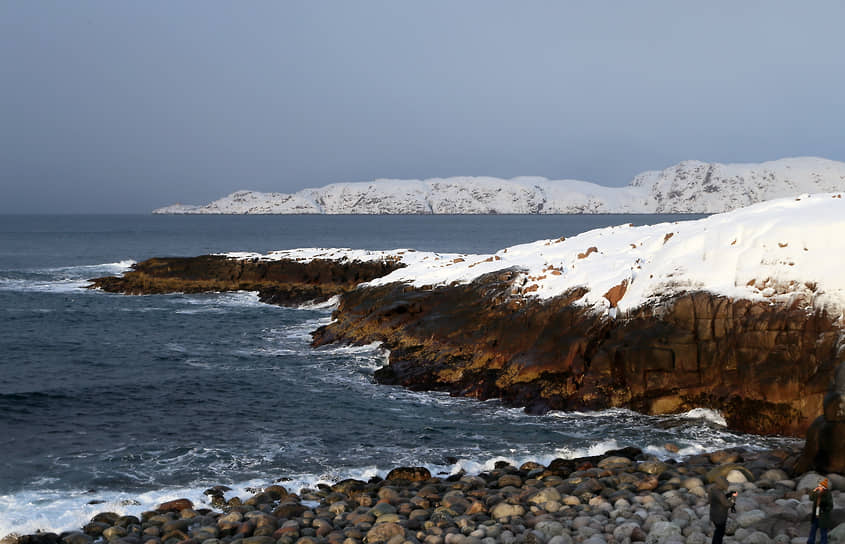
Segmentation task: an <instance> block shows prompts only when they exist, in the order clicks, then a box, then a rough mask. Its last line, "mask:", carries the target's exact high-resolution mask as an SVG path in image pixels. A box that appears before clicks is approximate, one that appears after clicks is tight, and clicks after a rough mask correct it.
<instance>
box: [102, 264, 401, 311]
mask: <svg viewBox="0 0 845 544" xmlns="http://www.w3.org/2000/svg"><path fill="white" fill-rule="evenodd" d="M401 266H404V265H402V264H399V263H395V262H389V261H367V262H360V261H355V262H338V261H332V260H314V261H311V262H309V263H301V262H297V261H291V260H279V261H261V260H258V259H247V260H243V259H230V258H228V257H226V256H223V255H202V256H199V257H166V258H154V259H148V260H146V261H143V262H140V263H137V264H135V265H133V267H132V270H130V271H129V272H127V273H125V274H124V275H123V276H107V277H104V278H96V279H93V280H91V281H92V282H93V283H92V285H90V287H91V288H100V289H103V290H104V291H109V292H112V293H125V294H130V295H142V294H159V293H177V292H179V293H204V292H212V291H218V292H219V291H258V293H259V298H260V299H261V300H262V301H263V302H267V303H270V304H279V305H285V304H298V303H302V302H308V301H317V302H320V301H324V300H328V299H329V298H331V297H332V296H334V295H337V294H339V293H343V292H345V291H348V290H349V289H352V288H353V287H355V286H356V285H357V284H358V283H361V282H365V281H369V280H372V279H375V278H378V277H381V276H384V275H386V274H389V273H390V272H392V271H393V270H396V269H397V268H400V267H401Z"/></svg>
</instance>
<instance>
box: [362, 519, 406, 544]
mask: <svg viewBox="0 0 845 544" xmlns="http://www.w3.org/2000/svg"><path fill="white" fill-rule="evenodd" d="M404 535H405V529H404V528H403V527H402V526H401V525H399V524H398V523H380V524H378V525H376V526H375V527H373V528H372V529H370V530H369V531H367V536H366V538H365V542H367V543H368V544H375V543H377V542H388V541H390V540H391V539H392V538H393V537H397V536H399V537H404Z"/></svg>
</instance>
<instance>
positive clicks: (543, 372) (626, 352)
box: [314, 270, 845, 435]
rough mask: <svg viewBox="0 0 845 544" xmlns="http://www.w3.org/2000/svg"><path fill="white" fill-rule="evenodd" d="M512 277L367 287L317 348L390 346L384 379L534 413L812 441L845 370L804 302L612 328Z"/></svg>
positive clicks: (752, 305) (831, 329)
mask: <svg viewBox="0 0 845 544" xmlns="http://www.w3.org/2000/svg"><path fill="white" fill-rule="evenodd" d="M514 275H515V274H514V272H513V271H509V270H506V271H499V272H496V273H493V274H489V275H487V276H484V277H482V278H479V279H478V280H476V281H475V282H473V283H471V284H467V285H453V286H447V287H441V288H437V289H415V288H412V287H410V286H407V285H403V284H391V285H385V286H376V287H361V288H358V289H356V290H354V291H350V292H348V293H346V294H345V295H344V296H343V297H342V299H341V303H340V306H339V308H338V310H337V311H336V312H335V315H334V317H335V321H334V322H333V323H331V324H329V325H327V326H325V327H322V328H320V329H319V330H317V331H316V332H315V333H314V345H323V344H327V343H332V342H338V341H341V342H352V343H369V342H373V341H381V342H383V343H384V346H385V347H386V348H388V349H389V350H391V355H390V364H389V366H387V367H385V368H383V369H381V370H379V371H378V372H377V373H376V379H377V380H378V381H380V382H382V383H390V384H401V385H404V386H406V387H410V388H413V389H430V390H443V391H449V392H451V393H453V394H455V395H468V396H474V397H478V398H482V399H486V398H493V397H499V398H502V399H503V400H505V401H506V402H508V403H510V404H514V405H520V406H525V407H526V409H527V410H528V411H531V412H543V411H545V410H549V409H566V410H572V409H585V408H587V409H599V408H606V407H611V406H616V407H628V408H631V409H634V410H637V411H640V412H645V413H652V414H660V413H672V412H679V411H684V410H688V409H691V408H694V407H710V408H714V409H718V410H720V411H721V412H722V413H723V414H724V416H725V418H726V420H727V421H728V424H729V426H730V427H731V428H733V429H738V430H742V431H749V432H754V433H760V434H792V435H798V434H802V433H803V432H804V431H805V430H806V429H807V428H808V426H809V424H810V422H811V421H812V420H813V419H814V418H815V416H816V415H817V414H818V413H819V412H820V411H821V407H822V399H823V397H824V394H825V391H826V390H827V388H828V385H829V384H830V382H831V379H832V377H833V371H834V369H835V368H836V366H837V364H838V362H839V358H838V356H837V340H838V338H839V335H840V330H839V328H838V327H836V326H835V325H833V323H832V322H831V320H830V319H829V318H828V317H827V316H826V315H824V314H820V313H815V314H814V313H807V311H806V310H805V309H803V308H799V307H798V306H795V307H783V306H773V305H770V304H768V303H762V302H751V301H747V300H730V299H727V298H724V297H718V296H714V295H711V294H709V293H704V292H696V293H688V294H683V295H679V296H677V297H674V298H672V299H667V300H664V301H663V302H662V303H661V304H659V305H658V306H649V307H643V308H641V309H639V310H637V311H634V312H630V313H629V314H628V315H625V316H623V317H620V318H617V319H615V320H614V319H610V318H608V317H606V316H597V315H594V314H593V313H591V312H590V311H589V310H587V309H584V308H581V307H576V306H573V305H572V302H573V301H574V300H577V299H578V298H580V297H581V296H582V295H583V292H581V291H573V292H569V293H566V294H564V295H562V296H560V297H557V298H555V299H552V300H548V301H544V302H538V301H531V300H530V299H523V298H519V297H513V296H511V294H510V293H511V292H512V286H511V283H512V279H513V277H514ZM620 288H621V289H624V287H622V286H620ZM614 294H615V293H614ZM614 298H615V297H614ZM843 425H845V423H843Z"/></svg>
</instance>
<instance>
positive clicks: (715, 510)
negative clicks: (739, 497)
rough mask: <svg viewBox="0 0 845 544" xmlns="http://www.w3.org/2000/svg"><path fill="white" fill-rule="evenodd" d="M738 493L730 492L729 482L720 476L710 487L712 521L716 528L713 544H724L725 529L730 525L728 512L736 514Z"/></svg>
mask: <svg viewBox="0 0 845 544" xmlns="http://www.w3.org/2000/svg"><path fill="white" fill-rule="evenodd" d="M735 503H736V491H731V492H729V491H728V481H727V480H726V479H725V477H724V476H719V477H718V478H716V479H715V480H714V482H713V486H712V487H710V521H712V522H713V525H715V526H716V530H715V531H713V544H722V538H724V536H725V527H726V526H727V524H728V511H729V510H730V511H733V512H736V508H735V507H734V504H735Z"/></svg>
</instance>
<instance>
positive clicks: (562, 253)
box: [229, 193, 845, 315]
mask: <svg viewBox="0 0 845 544" xmlns="http://www.w3.org/2000/svg"><path fill="white" fill-rule="evenodd" d="M842 194H843V193H827V194H814V195H802V196H799V197H791V198H784V199H777V200H772V201H767V202H763V203H759V204H755V205H753V206H749V207H746V208H742V209H739V210H735V211H732V212H728V213H723V214H717V215H712V216H710V217H707V218H705V219H699V220H696V221H679V222H673V223H661V224H657V225H648V226H641V227H633V226H630V225H620V226H616V227H609V228H603V229H597V230H592V231H589V232H585V233H582V234H579V235H578V236H573V237H571V238H566V239H563V238H560V239H551V240H540V241H536V242H532V243H528V244H522V245H517V246H512V247H509V248H505V249H502V250H500V251H498V252H496V253H495V254H491V255H468V254H439V253H432V252H419V251H414V250H394V251H363V250H344V249H316V248H309V249H295V250H286V251H279V252H274V253H271V254H268V255H257V254H247V253H232V254H229V255H230V256H232V257H234V258H254V257H259V258H265V259H281V258H288V259H299V260H303V261H307V260H310V259H314V258H329V259H341V260H342V259H349V260H369V259H386V258H390V259H397V260H401V261H402V262H404V263H405V264H406V265H407V266H406V267H405V268H401V269H398V270H396V271H394V272H392V273H391V274H389V275H387V276H384V277H382V278H379V279H377V280H375V281H374V282H371V283H372V284H385V283H390V282H396V281H399V282H407V283H411V284H413V285H416V286H420V287H421V286H429V285H446V284H449V283H452V282H459V283H465V282H469V281H472V280H473V279H475V278H477V277H479V276H481V275H483V274H486V273H489V272H494V271H497V270H503V269H507V268H516V269H518V270H519V271H520V272H519V274H520V277H519V278H518V279H517V282H516V284H515V285H516V286H517V287H516V292H515V293H514V294H515V295H517V296H525V297H531V298H539V299H546V298H550V297H554V296H557V295H560V294H562V293H564V292H566V291H568V290H570V289H573V288H577V287H586V288H588V289H589V292H588V293H587V294H585V295H584V297H583V298H582V299H580V300H579V301H578V303H579V304H583V305H585V306H591V307H593V308H595V309H596V310H597V311H600V312H607V313H609V314H610V315H616V313H617V312H619V311H621V312H624V311H626V310H630V309H633V308H636V307H638V306H641V305H643V304H645V303H655V302H659V300H660V299H661V298H663V297H665V296H667V295H672V294H674V293H679V292H683V291H692V290H704V291H709V292H711V293H714V294H718V295H724V296H728V297H733V298H747V299H751V300H771V301H773V302H776V301H777V302H789V301H793V300H795V299H796V297H797V298H800V299H802V303H803V304H805V305H806V306H808V307H815V308H820V309H825V310H827V311H829V312H831V313H832V314H833V315H836V314H840V315H842V312H843V311H845V273H843V271H842V258H841V256H842V255H845V199H843V197H842ZM617 286H624V287H622V288H618V289H617V290H616V293H615V296H614V295H608V296H606V295H607V294H608V292H609V291H610V290H611V289H612V288H614V287H617ZM620 292H621V293H622V296H621V298H619V299H618V300H613V301H611V299H616V298H617V296H618V295H619V294H620Z"/></svg>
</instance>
